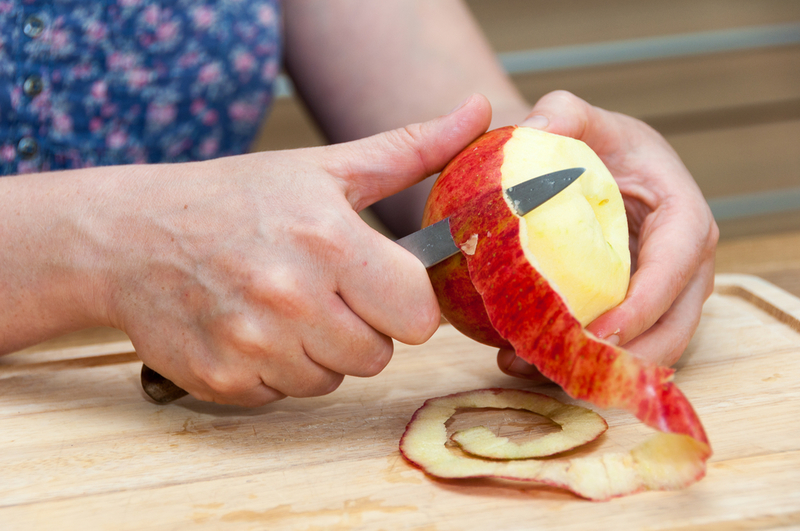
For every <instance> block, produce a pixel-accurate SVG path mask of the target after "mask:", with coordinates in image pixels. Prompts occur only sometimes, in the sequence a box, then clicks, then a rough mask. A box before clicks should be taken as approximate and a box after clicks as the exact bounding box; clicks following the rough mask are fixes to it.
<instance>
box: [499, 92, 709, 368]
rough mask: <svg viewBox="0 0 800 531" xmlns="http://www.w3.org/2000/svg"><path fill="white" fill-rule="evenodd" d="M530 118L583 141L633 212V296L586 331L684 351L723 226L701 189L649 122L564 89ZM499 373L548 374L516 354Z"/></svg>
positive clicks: (641, 352)
mask: <svg viewBox="0 0 800 531" xmlns="http://www.w3.org/2000/svg"><path fill="white" fill-rule="evenodd" d="M522 125H527V126H531V127H536V128H537V129H542V130H545V131H548V132H550V133H556V134H560V135H564V136H569V137H573V138H577V139H579V140H582V141H584V142H585V143H586V144H588V145H589V146H590V147H591V148H592V149H593V150H594V151H595V152H596V153H597V154H598V155H599V156H600V158H601V159H602V160H603V162H604V163H605V164H606V166H607V167H608V169H609V170H610V171H611V174H612V175H613V176H614V179H615V180H616V181H617V184H618V185H619V188H620V192H622V197H623V199H624V201H625V209H626V211H627V215H628V226H629V230H630V237H631V240H630V246H631V262H632V263H631V270H632V272H633V275H632V277H631V283H630V287H629V288H628V293H627V296H626V297H625V300H624V301H623V302H622V303H621V304H620V305H619V306H617V307H616V308H614V309H612V310H610V311H608V312H607V313H605V314H604V315H602V316H600V317H599V318H598V319H596V320H595V321H594V322H593V323H591V324H590V325H589V326H588V327H587V330H589V331H590V332H592V333H593V334H595V335H596V336H597V337H600V338H602V339H606V340H608V341H611V342H612V343H616V344H619V345H624V346H625V348H626V349H627V350H629V351H631V352H632V353H634V354H635V355H637V356H639V357H641V358H644V359H647V360H650V361H652V362H654V363H658V364H662V365H672V364H673V363H675V362H676V361H678V359H679V358H680V356H681V354H682V353H683V351H684V350H685V349H686V346H687V345H688V343H689V340H690V339H691V337H692V335H693V334H694V331H695V330H696V328H697V326H698V324H699V322H700V315H701V312H702V307H703V303H704V302H705V300H706V299H707V298H708V297H709V295H711V292H712V291H713V287H714V253H715V249H716V245H717V239H718V237H719V230H718V229H717V225H716V223H715V221H714V218H713V216H712V214H711V210H710V209H709V207H708V204H707V203H706V201H705V199H704V198H703V195H702V193H701V192H700V189H699V188H698V186H697V184H696V183H695V181H694V179H693V178H692V176H691V175H690V174H689V172H688V170H687V169H686V167H685V166H684V165H683V163H682V162H681V160H680V158H679V157H678V155H677V154H676V153H675V151H674V150H673V149H672V148H671V147H670V146H669V144H668V143H667V142H666V141H665V140H664V138H663V137H662V136H661V135H660V134H658V133H657V132H656V131H655V130H653V129H652V128H650V127H649V126H647V125H646V124H644V123H643V122H641V121H639V120H636V119H634V118H631V117H629V116H625V115H622V114H618V113H613V112H609V111H605V110H603V109H599V108H597V107H593V106H592V105H589V104H588V103H587V102H585V101H583V100H581V99H580V98H578V97H576V96H574V95H572V94H570V93H568V92H564V91H557V92H552V93H550V94H548V95H546V96H544V97H543V98H542V99H540V100H539V102H537V103H536V105H535V106H534V107H533V110H532V111H531V112H530V114H529V115H528V117H527V119H526V120H525V122H523V124H522ZM498 365H499V366H500V368H501V370H503V371H504V372H506V373H508V374H512V375H515V376H523V377H527V378H533V379H541V378H542V377H541V375H540V374H539V373H538V371H536V369H535V368H534V367H531V366H530V365H528V364H526V363H525V362H524V361H522V360H521V359H518V358H516V356H514V354H513V352H511V351H505V350H504V351H501V352H500V353H499V355H498Z"/></svg>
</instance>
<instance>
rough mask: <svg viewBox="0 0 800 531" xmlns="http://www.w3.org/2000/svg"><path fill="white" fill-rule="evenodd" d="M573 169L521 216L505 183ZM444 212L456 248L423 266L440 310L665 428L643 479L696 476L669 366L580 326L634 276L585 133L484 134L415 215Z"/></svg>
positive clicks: (592, 395)
mask: <svg viewBox="0 0 800 531" xmlns="http://www.w3.org/2000/svg"><path fill="white" fill-rule="evenodd" d="M576 166H581V167H584V168H586V172H585V174H584V175H583V176H581V177H580V178H579V179H578V180H577V181H576V182H575V183H573V184H571V185H570V186H569V187H568V188H567V189H566V190H564V191H563V192H562V193H561V194H559V195H558V196H556V197H555V198H553V199H552V200H550V201H548V202H547V203H545V204H544V205H542V206H540V207H539V208H537V209H535V210H534V211H533V212H531V213H530V214H528V215H526V216H525V217H524V218H521V217H519V216H517V215H516V213H515V212H514V210H513V208H512V207H511V205H510V204H509V203H508V199H507V198H506V195H505V193H504V192H503V190H504V189H505V188H507V187H509V186H512V185H513V184H516V183H519V182H521V181H524V180H527V179H529V178H531V177H535V176H537V175H542V174H545V173H549V172H551V171H555V170H559V169H565V168H571V167H576ZM562 196H563V197H562ZM445 217H449V218H450V230H451V234H452V236H453V239H454V241H455V242H456V244H457V245H459V246H460V247H461V248H462V251H463V252H462V253H460V254H457V255H455V256H453V257H451V258H449V259H447V260H445V261H443V262H441V263H440V264H438V265H436V266H434V267H432V268H431V269H430V270H429V273H430V277H431V282H432V284H433V287H434V290H435V291H436V294H437V297H438V300H439V304H440V307H441V310H442V313H443V315H444V316H445V318H446V319H447V320H448V321H449V322H450V323H452V324H453V326H455V327H456V328H457V329H458V330H460V331H461V332H462V333H464V334H466V335H468V336H469V337H472V338H474V339H476V340H477V341H481V342H483V343H486V344H490V345H495V346H499V347H511V348H513V349H514V350H515V352H516V354H517V356H519V357H521V358H522V359H524V360H526V361H527V362H528V363H531V364H533V365H535V366H536V367H537V368H538V369H539V371H540V372H541V373H542V374H543V375H544V376H546V377H547V378H549V379H551V380H552V381H553V382H555V383H557V384H558V385H560V386H561V387H562V388H563V389H564V391H566V393H567V394H569V395H570V396H572V397H573V398H576V399H581V400H586V401H589V402H591V403H592V404H595V405H597V406H599V407H601V408H622V409H626V410H628V411H630V412H632V413H633V414H635V415H636V416H637V418H639V419H640V420H641V421H642V422H644V423H645V424H647V425H648V426H650V427H652V428H654V429H656V430H658V431H661V432H664V434H665V436H660V437H656V438H654V439H653V440H652V442H650V443H648V444H647V445H645V446H644V447H643V449H641V450H637V452H638V453H639V455H641V454H642V452H645V453H647V454H648V455H653V456H656V455H670V456H673V457H671V458H670V459H665V460H664V462H665V463H673V465H665V467H666V468H665V469H664V470H663V473H659V475H658V477H659V478H660V479H659V480H658V481H655V480H654V482H650V483H648V484H647V487H648V488H659V487H658V485H663V486H664V488H675V486H676V485H687V484H688V483H690V482H692V481H695V480H697V479H699V478H700V477H702V476H703V475H704V473H705V463H706V461H707V459H708V458H709V457H710V455H711V448H710V445H709V441H708V438H707V436H706V434H705V431H704V429H703V426H702V424H701V422H700V420H699V418H698V417H697V414H696V413H695V411H694V409H693V408H692V406H691V404H690V403H689V401H688V400H687V399H686V397H685V396H684V395H683V394H682V393H681V391H680V390H679V389H678V387H677V386H676V385H675V384H674V382H673V381H672V377H673V372H674V371H673V370H672V369H670V368H667V367H661V366H657V365H654V364H650V363H647V362H645V361H643V360H641V359H639V358H636V357H634V356H633V355H631V354H629V353H628V352H626V351H625V350H624V349H622V348H618V347H616V346H614V345H612V344H610V343H608V342H605V341H602V340H599V339H597V338H596V337H594V336H593V335H591V334H589V333H588V332H586V331H585V330H584V326H585V325H586V324H588V323H589V322H591V321H592V320H593V319H594V318H596V317H597V316H598V315H600V314H602V313H603V312H605V311H607V310H608V309H610V308H612V307H614V306H615V305H617V304H619V302H620V301H622V299H623V298H624V296H625V291H626V290H627V283H628V279H629V275H630V256H629V254H628V250H627V249H628V243H627V221H626V218H625V211H624V205H623V203H622V198H621V196H620V193H619V190H618V188H617V186H616V184H615V182H614V180H613V178H612V177H611V175H610V173H609V172H608V170H607V169H606V168H605V166H604V165H603V163H602V161H601V160H600V159H599V157H597V155H596V154H595V153H594V152H593V151H592V150H591V149H590V148H589V147H588V146H586V145H585V144H584V143H583V142H580V141H578V140H575V139H571V138H567V137H562V136H558V135H553V134H549V133H545V132H541V131H538V130H534V129H531V128H525V127H515V126H512V127H504V128H500V129H496V130H493V131H490V132H488V133H486V134H485V135H483V136H481V137H480V138H478V139H477V140H475V141H474V142H473V143H472V144H471V145H470V146H468V147H467V148H466V149H464V150H463V151H462V152H461V153H460V154H458V155H457V156H456V157H455V158H454V159H453V160H452V161H451V162H450V163H449V164H448V165H447V166H446V167H445V168H444V170H443V171H442V173H441V174H440V176H439V178H438V179H437V181H436V183H435V185H434V186H433V189H432V191H431V194H430V196H429V198H428V202H427V204H426V207H425V215H424V221H423V224H424V225H426V226H427V225H430V224H432V223H435V222H437V221H439V220H441V219H444V218H445ZM666 435H669V436H666ZM676 452H677V454H676ZM681 456H683V457H681ZM678 462H680V463H681V465H680V466H677V465H674V463H678ZM659 482H660V483H659Z"/></svg>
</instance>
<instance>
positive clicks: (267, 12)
mask: <svg viewBox="0 0 800 531" xmlns="http://www.w3.org/2000/svg"><path fill="white" fill-rule="evenodd" d="M280 30H281V14H280V0H158V1H156V0H50V1H41V0H0V173H2V174H5V175H7V174H16V173H28V172H36V171H43V170H56V169H67V168H80V167H88V166H98V165H110V164H123V163H154V162H178V161H188V160H203V159H209V158H213V157H219V156H224V155H231V154H237V153H242V152H244V151H246V150H247V148H248V147H249V145H250V143H251V141H252V139H253V137H254V136H255V134H256V132H257V130H258V127H259V125H260V122H261V121H262V119H263V117H264V113H265V111H266V109H267V108H269V106H270V104H271V102H272V97H273V85H274V82H275V79H276V77H277V75H278V70H279V66H280V56H281V34H280Z"/></svg>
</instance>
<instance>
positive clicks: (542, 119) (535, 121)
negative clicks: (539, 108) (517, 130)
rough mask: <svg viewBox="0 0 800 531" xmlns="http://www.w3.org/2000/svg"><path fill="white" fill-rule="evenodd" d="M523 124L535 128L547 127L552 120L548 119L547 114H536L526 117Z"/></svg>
mask: <svg viewBox="0 0 800 531" xmlns="http://www.w3.org/2000/svg"><path fill="white" fill-rule="evenodd" d="M521 125H524V126H525V127H532V128H534V129H545V128H546V127H547V126H548V125H550V120H548V119H547V116H543V115H541V114H536V115H534V116H531V117H530V118H528V119H526V120H525V121H524V122H522V124H521Z"/></svg>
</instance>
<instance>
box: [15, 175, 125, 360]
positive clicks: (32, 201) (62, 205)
mask: <svg viewBox="0 0 800 531" xmlns="http://www.w3.org/2000/svg"><path fill="white" fill-rule="evenodd" d="M108 184H109V183H108V177H107V175H106V172H104V171H102V170H101V169H94V170H85V171H84V170H79V171H69V172H61V173H42V174H36V175H23V176H14V177H4V178H2V179H0V242H2V243H0V271H2V274H1V276H0V291H2V295H3V296H2V301H0V338H2V339H0V353H7V352H11V351H15V350H19V349H21V348H24V347H26V346H29V345H32V344H36V343H39V342H41V341H44V340H46V339H49V338H52V337H55V336H58V335H61V334H64V333H67V332H71V331H74V330H79V329H82V328H88V327H92V326H105V325H109V324H110V322H109V320H108V319H107V317H106V316H107V315H108V313H107V311H106V307H105V304H104V301H105V300H107V296H106V294H107V293H108V289H107V288H108V286H107V285H106V282H107V278H108V275H107V270H108V269H107V256H106V254H107V253H106V252H105V251H104V250H103V249H102V248H100V247H99V246H98V245H97V238H96V233H97V232H98V227H97V224H96V221H97V215H96V212H97V211H98V210H99V209H100V208H102V207H103V206H105V205H104V203H105V197H104V194H103V190H107V189H108Z"/></svg>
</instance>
